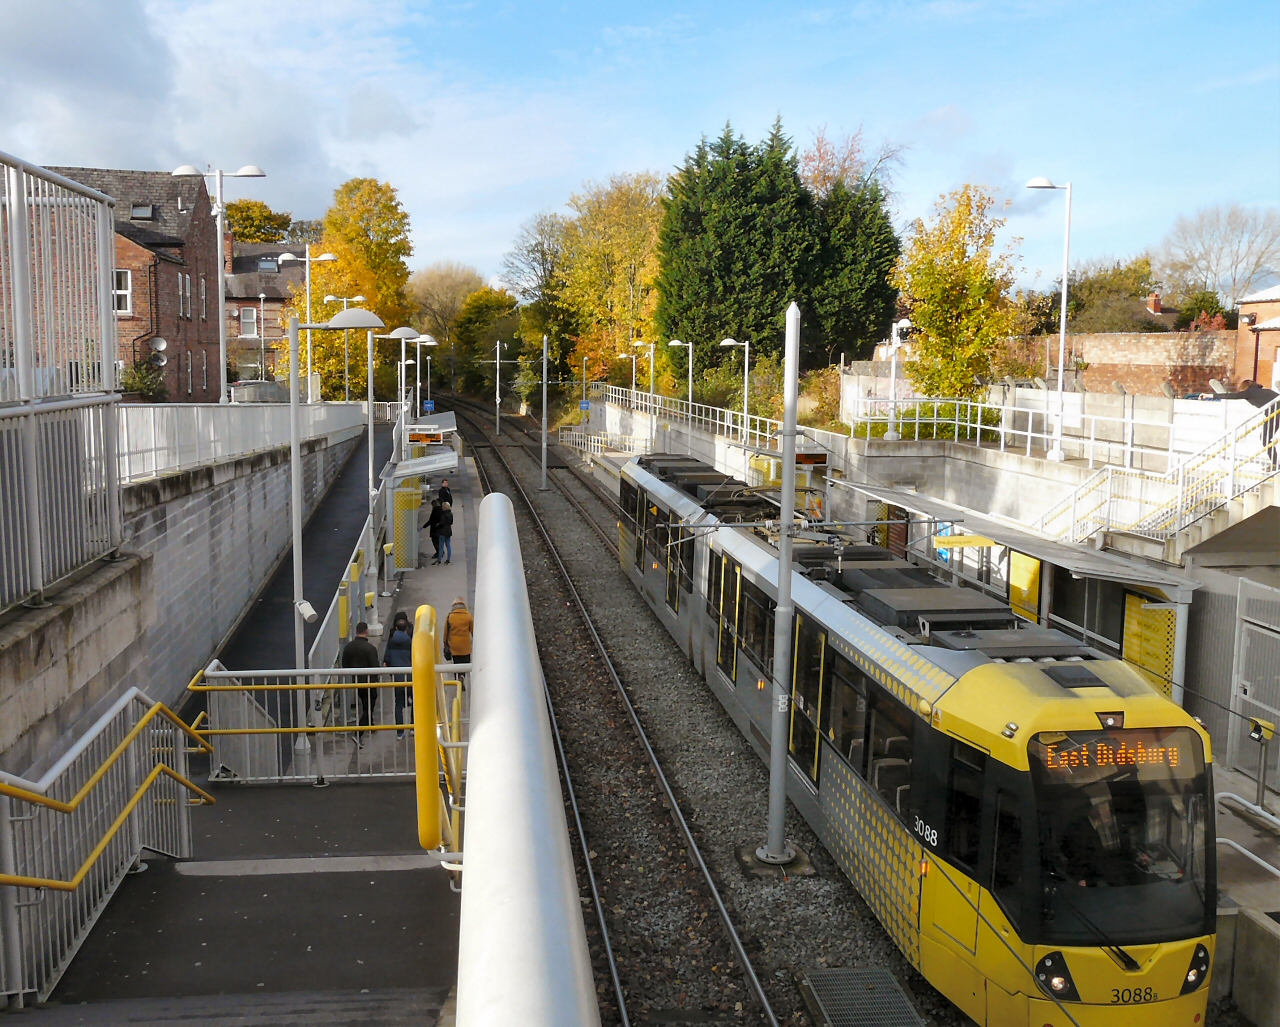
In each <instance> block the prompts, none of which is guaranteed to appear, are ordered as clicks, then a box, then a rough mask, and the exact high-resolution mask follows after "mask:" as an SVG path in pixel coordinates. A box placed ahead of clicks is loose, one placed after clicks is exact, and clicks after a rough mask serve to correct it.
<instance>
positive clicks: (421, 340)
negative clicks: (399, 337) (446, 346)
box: [413, 335, 440, 423]
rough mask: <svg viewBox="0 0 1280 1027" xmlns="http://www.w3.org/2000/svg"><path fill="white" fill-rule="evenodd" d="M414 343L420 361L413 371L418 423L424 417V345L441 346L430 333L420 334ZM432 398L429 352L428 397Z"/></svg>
mask: <svg viewBox="0 0 1280 1027" xmlns="http://www.w3.org/2000/svg"><path fill="white" fill-rule="evenodd" d="M414 345H415V346H417V347H418V363H417V365H416V367H415V370H414V372H413V374H414V383H413V384H414V391H413V404H414V410H413V420H414V423H417V422H418V421H419V420H421V418H422V347H423V346H439V345H440V343H438V342H436V340H435V339H433V338H432V337H431V336H430V335H419V336H418V337H417V338H416V339H414ZM430 398H431V354H430V353H428V354H427V399H430Z"/></svg>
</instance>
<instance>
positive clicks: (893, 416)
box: [884, 317, 911, 442]
mask: <svg viewBox="0 0 1280 1027" xmlns="http://www.w3.org/2000/svg"><path fill="white" fill-rule="evenodd" d="M892 330H893V338H891V339H890V340H889V352H890V355H891V359H890V362H889V430H888V431H886V432H885V433H884V437H885V441H886V442H897V441H898V440H899V439H901V438H902V434H901V433H900V432H899V431H898V350H900V349H902V347H903V346H904V345H905V344H906V341H907V335H908V334H909V333H910V331H911V320H910V318H906V317H904V318H903V319H902V320H901V321H898V322H896V323H895V324H894V326H893V329H892Z"/></svg>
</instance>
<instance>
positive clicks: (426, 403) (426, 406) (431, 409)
mask: <svg viewBox="0 0 1280 1027" xmlns="http://www.w3.org/2000/svg"><path fill="white" fill-rule="evenodd" d="M422 412H423V413H424V414H434V413H435V412H436V401H435V400H434V399H424V400H423V401H422Z"/></svg>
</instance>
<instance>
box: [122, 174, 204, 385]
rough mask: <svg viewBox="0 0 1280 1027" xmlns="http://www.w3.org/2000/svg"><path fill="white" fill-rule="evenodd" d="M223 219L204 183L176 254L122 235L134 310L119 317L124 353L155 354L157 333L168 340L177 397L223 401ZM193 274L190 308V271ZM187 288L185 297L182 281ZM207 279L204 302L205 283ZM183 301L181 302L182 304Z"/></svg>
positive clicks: (169, 373)
mask: <svg viewBox="0 0 1280 1027" xmlns="http://www.w3.org/2000/svg"><path fill="white" fill-rule="evenodd" d="M216 242H217V224H216V222H215V221H214V219H213V214H212V211H211V209H210V205H209V196H208V193H207V192H206V191H205V190H204V189H198V190H196V200H195V207H194V210H193V211H192V215H191V228H190V231H189V232H188V234H187V238H186V240H185V245H183V246H182V247H181V248H176V249H175V251H174V254H175V255H174V256H172V257H170V256H169V255H168V254H166V255H164V256H161V255H160V254H158V253H156V252H154V251H152V250H149V249H147V248H146V247H143V246H140V245H138V244H137V243H135V242H133V241H131V240H129V239H127V238H125V237H124V236H122V235H119V234H117V235H116V267H117V268H119V269H121V270H128V271H129V272H131V275H132V281H131V292H132V297H131V301H132V306H133V310H132V313H130V314H122V315H120V316H119V317H118V320H117V324H118V330H119V352H120V359H121V360H123V361H124V362H125V364H126V366H127V365H130V364H133V363H135V362H137V361H138V360H144V359H146V358H147V357H148V356H150V355H151V349H150V346H149V345H148V344H149V342H150V340H151V339H153V338H155V337H156V336H160V337H161V338H163V339H164V340H165V341H166V342H167V343H168V344H169V346H168V348H167V349H166V350H165V356H166V357H168V361H169V362H168V364H167V365H166V366H165V369H164V374H165V384H166V385H167V386H168V389H169V401H170V402H174V403H216V402H217V401H218V386H219V375H218V278H217V275H218V268H217V263H216V261H217V259H218V254H217V248H216ZM187 275H190V276H191V303H190V312H189V313H188V310H187V303H186V293H185V276H187ZM180 276H182V277H181V283H182V288H183V290H184V291H183V294H182V299H181V300H180V299H179V293H178V290H179V284H180ZM202 282H203V283H204V293H203V303H202V302H201V299H202V297H201V283H202ZM180 305H181V306H180Z"/></svg>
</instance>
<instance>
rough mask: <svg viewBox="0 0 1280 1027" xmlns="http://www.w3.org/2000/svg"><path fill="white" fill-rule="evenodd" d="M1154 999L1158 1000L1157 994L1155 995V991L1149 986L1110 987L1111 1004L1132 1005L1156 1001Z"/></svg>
mask: <svg viewBox="0 0 1280 1027" xmlns="http://www.w3.org/2000/svg"><path fill="white" fill-rule="evenodd" d="M1156 1001H1159V996H1157V995H1156V993H1155V991H1154V990H1153V989H1151V988H1112V989H1111V1003H1112V1005H1116V1004H1125V1003H1128V1004H1130V1005H1132V1004H1134V1003H1138V1002H1156Z"/></svg>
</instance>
